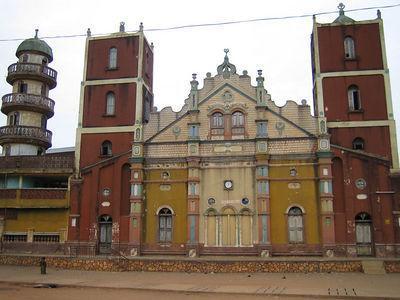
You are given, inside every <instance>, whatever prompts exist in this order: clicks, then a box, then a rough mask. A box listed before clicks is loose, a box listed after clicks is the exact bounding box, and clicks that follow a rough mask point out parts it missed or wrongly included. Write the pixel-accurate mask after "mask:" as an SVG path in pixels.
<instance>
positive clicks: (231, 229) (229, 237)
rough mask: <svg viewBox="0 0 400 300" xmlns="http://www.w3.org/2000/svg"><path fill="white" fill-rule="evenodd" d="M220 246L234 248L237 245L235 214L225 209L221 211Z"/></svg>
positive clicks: (228, 208) (229, 209)
mask: <svg viewBox="0 0 400 300" xmlns="http://www.w3.org/2000/svg"><path fill="white" fill-rule="evenodd" d="M221 223H222V246H229V247H235V246H236V245H237V234H236V213H235V211H234V210H233V209H232V208H230V207H227V208H225V209H224V210H223V211H222V215H221Z"/></svg>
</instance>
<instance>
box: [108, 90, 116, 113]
mask: <svg viewBox="0 0 400 300" xmlns="http://www.w3.org/2000/svg"><path fill="white" fill-rule="evenodd" d="M106 115H108V116H112V115H115V95H114V93H113V92H109V93H107V100H106Z"/></svg>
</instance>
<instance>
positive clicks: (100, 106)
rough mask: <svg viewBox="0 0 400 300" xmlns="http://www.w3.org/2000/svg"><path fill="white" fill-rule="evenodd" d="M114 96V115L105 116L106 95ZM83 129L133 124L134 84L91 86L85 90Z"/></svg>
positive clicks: (134, 108)
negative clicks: (112, 94)
mask: <svg viewBox="0 0 400 300" xmlns="http://www.w3.org/2000/svg"><path fill="white" fill-rule="evenodd" d="M109 92H113V93H114V94H115V115H114V116H107V115H106V114H105V113H106V98H107V93H109ZM83 105H84V107H83V111H84V114H83V127H111V126H129V125H134V123H135V111H136V83H126V84H107V85H92V86H87V87H86V88H85V98H84V103H83Z"/></svg>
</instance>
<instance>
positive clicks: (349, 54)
mask: <svg viewBox="0 0 400 300" xmlns="http://www.w3.org/2000/svg"><path fill="white" fill-rule="evenodd" d="M344 57H345V58H346V59H354V58H356V52H355V49H354V40H353V38H351V37H349V36H348V37H346V38H345V39H344Z"/></svg>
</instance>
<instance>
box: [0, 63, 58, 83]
mask: <svg viewBox="0 0 400 300" xmlns="http://www.w3.org/2000/svg"><path fill="white" fill-rule="evenodd" d="M32 76H34V77H37V76H39V77H41V78H44V79H45V80H46V81H47V83H48V84H49V86H50V88H54V87H55V86H56V85H57V71H55V70H53V69H52V68H49V67H47V66H45V65H41V64H32V63H15V64H12V65H11V66H9V67H8V76H7V82H8V83H10V84H12V83H13V81H14V80H16V79H21V78H29V77H32Z"/></svg>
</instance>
